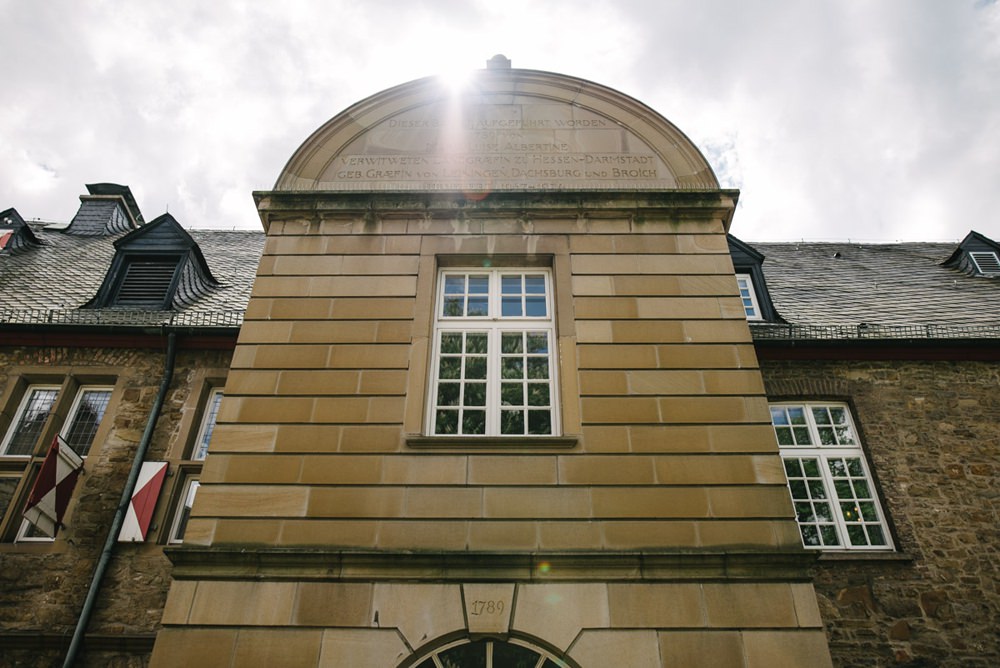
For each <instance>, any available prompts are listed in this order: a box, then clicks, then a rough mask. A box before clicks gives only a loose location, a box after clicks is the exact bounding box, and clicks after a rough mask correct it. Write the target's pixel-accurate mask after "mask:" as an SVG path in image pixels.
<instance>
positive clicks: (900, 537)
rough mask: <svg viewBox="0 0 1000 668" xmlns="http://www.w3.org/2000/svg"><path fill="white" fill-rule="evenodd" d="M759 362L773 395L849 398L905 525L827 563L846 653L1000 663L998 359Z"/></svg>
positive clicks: (837, 639) (835, 644)
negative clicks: (886, 547)
mask: <svg viewBox="0 0 1000 668" xmlns="http://www.w3.org/2000/svg"><path fill="white" fill-rule="evenodd" d="M763 356H764V354H762V357H763ZM761 367H762V370H763V374H764V380H765V386H766V388H767V393H768V396H769V397H770V398H771V399H772V400H773V399H791V398H803V399H809V398H821V399H834V400H844V401H848V402H850V403H851V405H852V408H853V410H854V413H855V417H856V419H857V423H858V427H859V430H860V432H861V436H862V438H863V440H864V445H865V447H866V448H867V453H868V457H869V461H870V463H871V464H872V468H873V470H874V475H875V477H876V478H877V482H878V484H879V487H880V489H881V492H882V498H883V500H884V501H885V506H886V511H887V513H888V515H889V518H890V521H891V522H892V525H893V529H894V535H893V538H894V541H895V543H896V546H897V548H898V550H897V554H896V555H893V557H892V558H885V557H882V558H879V557H875V558H872V559H867V560H855V559H849V560H848V559H844V560H834V559H826V558H824V559H823V560H821V561H820V562H819V564H818V566H817V568H816V569H815V577H816V591H817V594H818V596H819V603H820V610H821V612H822V615H823V619H824V621H825V623H826V628H827V633H828V636H829V640H830V650H831V652H832V654H833V658H834V663H835V665H837V666H842V667H847V666H858V667H860V666H865V667H870V666H995V665H1000V635H998V633H997V623H998V620H1000V585H998V582H1000V567H998V557H1000V531H998V519H1000V518H998V508H1000V502H998V499H1000V492H998V489H1000V485H998V482H1000V481H998V479H997V478H998V472H1000V438H998V437H1000V428H998V424H1000V393H998V392H997V387H998V385H1000V365H998V364H996V363H991V362H946V361H936V362H917V361H913V362H900V361H872V362H869V361H853V362H844V361H828V362H814V361H803V362H792V361H781V362H779V361H769V360H766V359H762V361H761Z"/></svg>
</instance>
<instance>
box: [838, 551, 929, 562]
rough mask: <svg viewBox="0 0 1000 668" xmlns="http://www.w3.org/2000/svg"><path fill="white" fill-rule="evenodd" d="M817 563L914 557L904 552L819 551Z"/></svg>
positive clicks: (910, 559)
mask: <svg viewBox="0 0 1000 668" xmlns="http://www.w3.org/2000/svg"><path fill="white" fill-rule="evenodd" d="M818 561H819V563H824V562H826V563H829V562H837V561H883V562H886V561H895V562H901V563H906V562H912V561H914V557H913V555H911V554H907V553H906V552H889V551H886V552H874V551H872V552H863V551H857V552H820V555H819V559H818Z"/></svg>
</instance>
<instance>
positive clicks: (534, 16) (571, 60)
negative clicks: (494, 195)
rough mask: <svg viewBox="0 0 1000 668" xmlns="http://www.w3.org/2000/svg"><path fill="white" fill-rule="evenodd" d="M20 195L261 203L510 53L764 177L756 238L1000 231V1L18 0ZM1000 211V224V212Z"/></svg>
mask: <svg viewBox="0 0 1000 668" xmlns="http://www.w3.org/2000/svg"><path fill="white" fill-rule="evenodd" d="M0 7H2V10H3V12H4V15H5V17H6V18H7V24H8V25H10V26H16V29H15V30H10V31H8V32H7V34H6V40H7V41H6V42H5V45H4V49H5V59H6V60H8V62H9V63H11V65H12V66H10V67H8V68H7V71H6V72H5V79H6V82H7V86H6V101H5V104H4V105H2V106H0V150H2V155H3V156H4V159H3V160H2V161H0V207H7V206H15V207H17V208H18V210H19V211H20V212H21V213H22V215H25V216H27V217H29V218H30V217H39V218H43V219H57V220H68V219H69V218H70V217H71V216H72V214H73V213H74V212H75V210H76V207H77V203H78V200H77V196H78V195H79V194H81V193H83V192H84V184H85V183H90V182H95V181H116V182H120V183H127V184H128V185H130V186H131V187H132V189H133V191H134V192H135V193H136V196H137V199H138V201H139V204H140V206H141V207H142V208H143V211H144V213H145V214H146V217H147V219H152V218H153V217H155V216H156V215H158V214H159V213H162V212H163V210H164V209H165V208H167V207H168V206H169V208H170V211H171V213H173V214H174V215H175V216H176V217H177V218H178V220H180V221H181V222H182V224H184V225H186V226H189V227H226V228H231V227H242V228H254V227H257V226H258V225H259V221H258V220H257V216H256V212H255V211H254V209H253V202H252V198H251V194H250V193H251V191H253V190H257V189H268V188H270V187H271V186H272V184H273V183H274V180H275V178H276V177H277V175H278V173H279V172H280V170H281V168H282V166H283V165H284V163H285V161H286V160H287V159H288V157H289V156H290V155H291V154H292V153H293V152H294V150H295V149H296V147H297V146H298V145H299V144H300V143H301V142H302V141H304V140H305V139H306V138H307V137H308V136H309V135H310V134H311V133H312V132H313V131H314V130H315V129H316V128H317V127H319V126H320V125H321V124H323V123H324V122H325V121H326V120H328V119H329V118H330V117H332V116H333V115H335V114H336V113H338V112H339V111H341V110H342V109H344V108H345V107H347V106H349V105H350V104H352V103H353V102H355V101H358V100H360V99H362V98H364V97H367V96H369V95H371V94H374V93H376V92H378V91H380V90H382V89H385V88H387V87H390V86H393V85H396V84H399V83H402V82H404V81H408V80H411V79H415V78H418V77H422V76H426V75H431V74H435V73H437V72H439V71H441V70H444V69H449V68H453V67H454V66H456V65H460V66H464V67H468V68H480V67H482V66H483V65H484V63H485V61H486V60H487V59H488V58H489V57H491V56H492V55H493V54H495V53H505V54H506V55H507V56H508V57H510V58H511V59H512V60H513V64H514V66H515V67H524V68H529V69H542V70H549V71H557V72H562V73H565V74H569V75H573V76H579V77H582V78H586V79H590V80H593V81H597V82H599V83H602V84H605V85H609V86H611V87H614V88H618V89H619V90H622V91H623V92H625V93H627V94H630V95H633V96H634V97H636V98H638V99H640V100H641V101H643V102H645V103H647V104H648V105H649V106H651V107H653V108H654V109H656V110H658V111H659V112H661V113H662V114H663V115H664V116H666V117H667V118H668V119H670V120H671V121H672V122H674V123H675V124H676V125H677V126H678V127H680V128H681V129H682V130H683V131H684V132H685V133H686V134H688V135H689V136H690V137H691V138H692V139H693V140H694V141H695V143H696V144H698V145H699V146H700V147H701V148H702V150H703V152H704V153H705V154H706V156H707V158H708V159H709V161H710V162H711V164H713V166H714V168H715V169H716V171H717V172H718V174H719V177H720V180H721V181H722V182H723V183H724V184H725V185H727V186H732V187H738V188H740V189H741V191H742V193H741V198H740V209H739V211H738V213H737V216H736V219H735V222H734V227H733V231H734V233H736V234H737V235H738V236H741V237H743V238H746V239H748V240H763V239H788V238H811V239H817V238H838V239H843V238H848V237H850V238H863V239H884V240H890V239H897V238H907V239H920V238H922V239H958V238H961V237H962V236H964V234H965V233H966V232H967V231H968V229H970V228H976V229H979V230H980V231H982V232H984V233H985V234H987V235H992V236H994V237H997V236H1000V234H998V232H997V231H996V230H997V225H996V223H995V222H994V221H995V217H994V215H993V212H992V202H991V201H990V198H989V193H991V191H992V189H993V188H995V184H996V182H997V180H998V177H1000V120H998V119H1000V90H998V88H997V86H996V83H995V82H996V81H998V80H1000V46H998V45H1000V10H998V7H997V5H996V4H995V3H986V2H976V1H974V0H957V1H956V2H949V3H941V2H934V1H932V0H919V1H906V0H885V1H883V2H880V3H874V4H873V3H867V2H857V1H840V0H836V1H834V0H818V1H816V2H810V3H797V2H789V1H778V0H773V1H770V0H756V1H747V2H740V3H721V2H706V3H690V2H681V1H678V0H658V1H654V0H646V1H640V0H621V1H619V2H614V3H612V2H602V1H600V0H591V1H584V2H579V1H578V2H570V1H569V0H553V1H552V2H546V3H537V2H528V1H527V0H508V2H504V3H494V2H486V1H484V0H477V1H473V2H467V1H459V0H448V1H446V2H430V1H422V2H421V1H414V2H409V3H399V2H394V1H389V0H374V1H371V2H365V3H357V2H347V1H345V0H340V1H331V2H317V1H315V0H284V1H283V2H282V3H280V4H277V3H256V2H240V1H237V0H220V1H218V2H213V3H201V2H195V1H194V0H175V1H174V2H171V3H156V2H152V3H127V2H102V3H74V2H69V1H68V0H53V1H51V2H45V3H19V2H14V1H13V0H7V1H6V2H4V1H3V0H0ZM991 227H992V228H993V229H992V230H991V229H990V228H991Z"/></svg>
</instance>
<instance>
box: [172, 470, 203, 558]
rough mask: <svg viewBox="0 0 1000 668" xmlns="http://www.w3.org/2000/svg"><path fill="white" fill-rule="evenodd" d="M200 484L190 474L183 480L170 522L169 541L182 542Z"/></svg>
mask: <svg viewBox="0 0 1000 668" xmlns="http://www.w3.org/2000/svg"><path fill="white" fill-rule="evenodd" d="M200 485H201V483H200V482H198V478H197V477H196V476H190V477H188V479H187V480H185V481H184V491H183V493H182V494H181V497H180V499H179V500H178V502H177V510H176V511H175V512H174V521H173V522H172V523H171V524H170V537H169V538H168V539H167V542H169V543H175V544H176V543H183V542H184V532H185V531H186V530H187V523H188V519H189V518H190V517H191V506H193V505H194V497H195V496H196V495H197V494H198V487H199V486H200Z"/></svg>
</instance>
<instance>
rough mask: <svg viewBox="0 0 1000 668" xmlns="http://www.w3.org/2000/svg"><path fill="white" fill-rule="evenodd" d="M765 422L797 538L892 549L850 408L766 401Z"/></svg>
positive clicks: (824, 545) (840, 546) (827, 545)
mask: <svg viewBox="0 0 1000 668" xmlns="http://www.w3.org/2000/svg"><path fill="white" fill-rule="evenodd" d="M771 422H772V423H773V424H774V432H775V435H776V436H777V438H778V446H779V448H780V451H781V458H782V460H783V462H784V466H785V475H786V476H787V478H788V489H789V491H790V492H791V495H792V503H793V505H794V506H795V516H796V519H797V521H798V524H799V532H800V534H801V535H802V543H803V544H804V545H805V546H806V547H809V548H817V549H827V550H858V549H861V550H888V549H892V543H891V541H890V538H889V532H888V530H887V525H886V521H885V514H884V512H883V511H882V507H881V504H880V503H879V500H878V497H877V495H876V493H875V487H874V485H873V484H872V477H871V473H870V472H869V470H868V464H867V462H866V461H865V456H864V453H863V452H862V450H861V443H860V441H859V439H858V437H857V431H856V430H855V428H854V424H853V421H852V419H851V413H850V409H849V408H848V407H847V406H846V405H845V404H833V403H830V404H828V403H781V404H772V405H771Z"/></svg>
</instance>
